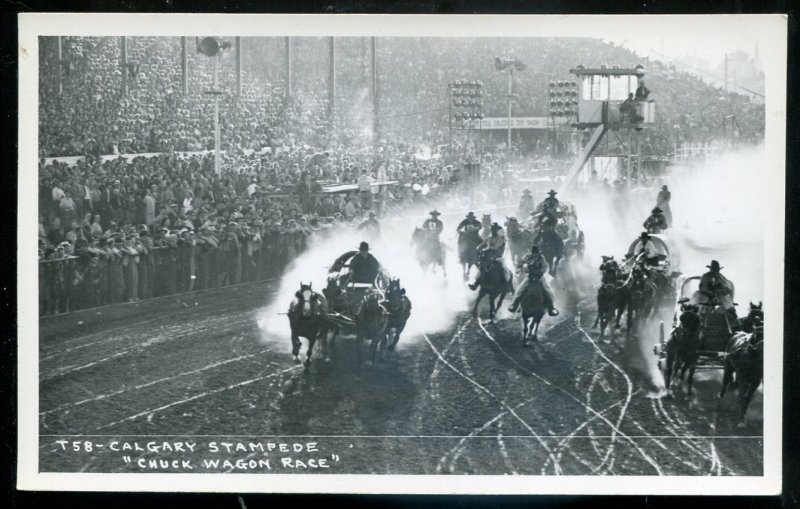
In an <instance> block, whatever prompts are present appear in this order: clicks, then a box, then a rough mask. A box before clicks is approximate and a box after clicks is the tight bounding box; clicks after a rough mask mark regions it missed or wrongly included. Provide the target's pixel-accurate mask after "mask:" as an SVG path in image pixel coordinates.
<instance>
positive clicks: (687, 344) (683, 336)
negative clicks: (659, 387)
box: [664, 304, 700, 397]
mask: <svg viewBox="0 0 800 509" xmlns="http://www.w3.org/2000/svg"><path fill="white" fill-rule="evenodd" d="M685 313H690V314H693V315H694V317H695V319H694V320H687V321H686V322H687V324H691V325H690V326H687V324H684V323H679V324H678V326H677V327H675V328H674V329H673V330H672V333H671V334H670V336H669V339H668V340H667V342H666V345H664V351H665V353H666V365H665V369H664V387H666V388H667V389H669V386H670V382H671V381H672V378H673V374H675V376H677V377H678V380H679V381H683V379H684V377H685V376H686V372H687V371H688V372H689V376H688V378H686V386H687V395H688V396H689V397H691V396H692V384H693V382H694V372H695V369H697V359H698V358H699V356H700V354H699V352H698V350H699V348H700V317H699V315H698V313H697V307H696V306H692V305H691V304H689V305H688V306H686V307H685V308H684V311H683V313H682V314H681V316H682V317H683V315H684V314H685ZM681 322H683V320H681ZM678 373H680V375H678Z"/></svg>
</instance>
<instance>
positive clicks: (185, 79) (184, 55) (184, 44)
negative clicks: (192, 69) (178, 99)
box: [181, 36, 189, 95]
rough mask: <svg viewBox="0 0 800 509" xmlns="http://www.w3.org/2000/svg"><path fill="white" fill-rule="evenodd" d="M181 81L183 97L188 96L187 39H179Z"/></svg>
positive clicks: (184, 37)
mask: <svg viewBox="0 0 800 509" xmlns="http://www.w3.org/2000/svg"><path fill="white" fill-rule="evenodd" d="M181 79H182V80H183V95H189V38H188V37H186V36H183V37H181Z"/></svg>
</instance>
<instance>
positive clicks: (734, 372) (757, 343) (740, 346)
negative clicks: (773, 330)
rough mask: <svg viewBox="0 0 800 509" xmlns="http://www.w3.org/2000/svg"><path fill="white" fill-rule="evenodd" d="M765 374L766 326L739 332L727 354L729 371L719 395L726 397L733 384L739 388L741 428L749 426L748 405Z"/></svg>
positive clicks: (725, 372) (729, 344) (723, 380)
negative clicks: (749, 331) (751, 330)
mask: <svg viewBox="0 0 800 509" xmlns="http://www.w3.org/2000/svg"><path fill="white" fill-rule="evenodd" d="M763 377H764V328H763V326H756V327H754V328H753V332H752V333H750V334H747V333H744V332H739V333H737V334H736V335H734V336H733V338H732V339H731V341H730V343H728V348H727V349H726V355H725V371H724V373H723V375H722V389H721V390H720V392H719V395H718V397H719V399H722V398H724V397H725V390H726V389H727V388H728V386H729V385H730V386H731V387H734V386H735V387H736V388H737V390H738V391H739V423H738V424H737V425H736V427H737V428H744V427H746V426H747V422H746V415H747V407H748V406H749V405H750V400H751V399H752V398H753V394H755V392H756V389H758V386H759V385H761V381H762V379H763Z"/></svg>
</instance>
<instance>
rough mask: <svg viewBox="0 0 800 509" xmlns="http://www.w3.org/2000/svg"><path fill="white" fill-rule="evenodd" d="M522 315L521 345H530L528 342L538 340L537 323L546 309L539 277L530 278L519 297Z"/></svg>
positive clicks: (545, 299) (545, 300)
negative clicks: (520, 297)
mask: <svg viewBox="0 0 800 509" xmlns="http://www.w3.org/2000/svg"><path fill="white" fill-rule="evenodd" d="M520 310H521V316H522V346H530V342H531V341H533V342H534V343H536V342H538V341H539V338H538V336H537V334H538V332H539V324H540V323H541V321H542V317H544V315H545V312H546V311H547V298H546V296H545V293H544V287H543V286H542V283H541V281H540V280H539V279H535V280H533V279H532V280H530V281H529V282H528V287H527V288H526V289H525V293H524V294H523V295H522V299H520Z"/></svg>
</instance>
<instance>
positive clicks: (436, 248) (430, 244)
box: [411, 227, 447, 277]
mask: <svg viewBox="0 0 800 509" xmlns="http://www.w3.org/2000/svg"><path fill="white" fill-rule="evenodd" d="M411 244H412V245H413V246H414V247H415V248H416V255H417V261H418V262H419V266H420V267H422V270H423V271H427V270H428V268H429V267H431V266H433V272H436V266H437V265H438V266H440V267H441V268H442V274H443V275H444V277H447V271H446V269H445V250H444V248H443V246H442V244H441V242H439V239H438V238H437V237H436V236H434V235H432V234H431V233H429V232H428V231H427V230H425V229H423V228H420V227H416V228H415V229H414V233H413V234H412V235H411Z"/></svg>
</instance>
